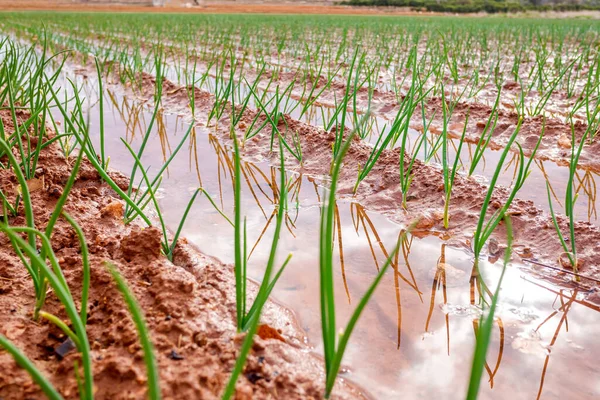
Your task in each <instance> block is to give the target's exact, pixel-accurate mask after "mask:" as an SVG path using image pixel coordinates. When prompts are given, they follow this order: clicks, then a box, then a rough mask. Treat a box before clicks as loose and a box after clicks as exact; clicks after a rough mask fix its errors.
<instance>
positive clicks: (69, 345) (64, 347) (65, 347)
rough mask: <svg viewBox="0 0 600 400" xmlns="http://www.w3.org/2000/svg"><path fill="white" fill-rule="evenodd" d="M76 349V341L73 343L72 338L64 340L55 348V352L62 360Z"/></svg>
mask: <svg viewBox="0 0 600 400" xmlns="http://www.w3.org/2000/svg"><path fill="white" fill-rule="evenodd" d="M74 349H75V343H73V341H72V340H71V339H67V340H65V341H64V342H62V343H61V344H60V345H59V346H58V347H57V348H56V349H54V352H55V353H56V355H57V356H58V358H59V359H61V360H62V359H63V358H64V357H65V356H66V355H67V354H69V353H70V352H71V351H72V350H74Z"/></svg>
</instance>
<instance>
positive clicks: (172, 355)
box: [168, 350, 185, 361]
mask: <svg viewBox="0 0 600 400" xmlns="http://www.w3.org/2000/svg"><path fill="white" fill-rule="evenodd" d="M168 357H169V358H170V359H171V360H175V361H180V360H184V359H185V357H183V356H182V355H181V354H179V353H178V352H176V351H175V350H171V352H170V353H169V355H168Z"/></svg>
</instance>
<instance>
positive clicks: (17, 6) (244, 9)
mask: <svg viewBox="0 0 600 400" xmlns="http://www.w3.org/2000/svg"><path fill="white" fill-rule="evenodd" d="M190 3H191V0H190ZM0 10H11V11H17V10H24V11H25V10H27V11H29V10H31V11H34V10H38V11H95V12H155V13H183V12H184V13H190V12H192V13H206V14H323V15H325V14H329V15H331V14H336V15H439V14H438V13H419V12H415V11H411V10H409V9H406V8H396V7H380V8H376V7H349V6H330V5H323V4H293V3H292V2H290V3H275V4H261V3H257V4H255V3H251V2H248V3H245V2H205V3H204V4H203V5H202V6H195V7H190V8H187V7H183V5H177V6H170V5H167V6H165V7H152V6H141V5H123V4H93V3H73V2H69V1H61V0H49V1H41V0H23V1H18V2H15V1H14V0H0Z"/></svg>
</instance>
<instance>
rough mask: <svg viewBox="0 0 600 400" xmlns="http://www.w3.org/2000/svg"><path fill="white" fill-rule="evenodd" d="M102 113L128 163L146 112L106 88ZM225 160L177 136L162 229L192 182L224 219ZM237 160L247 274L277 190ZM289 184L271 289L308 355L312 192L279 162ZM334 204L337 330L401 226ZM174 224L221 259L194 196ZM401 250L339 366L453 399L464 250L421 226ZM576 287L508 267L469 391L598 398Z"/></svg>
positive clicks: (177, 124) (315, 302) (379, 393)
mask: <svg viewBox="0 0 600 400" xmlns="http://www.w3.org/2000/svg"><path fill="white" fill-rule="evenodd" d="M105 115H106V117H107V118H106V119H105V129H106V132H107V133H108V135H107V137H106V140H107V142H106V146H107V150H108V153H109V155H110V156H111V166H112V167H113V168H116V169H118V170H121V171H123V172H124V173H128V172H129V171H130V169H131V167H132V158H131V157H130V156H129V154H128V153H127V151H126V149H125V147H124V146H123V144H122V143H120V140H119V138H120V137H127V138H128V141H130V142H131V143H132V144H133V147H134V148H136V146H138V145H139V141H140V136H141V135H140V132H143V131H144V130H145V128H144V126H145V123H147V121H149V119H150V112H149V111H148V110H147V109H145V108H144V107H141V106H139V104H138V103H136V101H134V100H131V99H128V98H126V97H122V96H120V95H118V94H114V93H112V100H111V98H110V97H109V96H107V97H106V99H105ZM90 118H91V119H90V121H91V128H92V132H91V134H92V137H93V138H94V140H98V119H97V106H94V108H92V109H91V112H90ZM160 121H161V122H160V123H158V124H157V125H156V126H155V128H154V132H153V135H152V137H151V139H150V141H149V142H148V146H147V150H146V153H145V156H144V158H143V161H144V164H145V166H147V167H148V166H150V172H151V173H152V172H156V171H157V170H158V168H159V166H160V164H161V163H162V160H163V158H164V157H165V155H167V156H168V154H169V152H170V150H169V148H170V149H173V148H174V147H175V146H176V145H177V144H178V143H179V141H180V138H181V137H182V135H183V134H184V132H185V131H186V130H187V128H188V125H187V124H186V123H185V122H184V121H183V119H182V118H179V117H177V116H174V115H161V117H160ZM230 157H231V155H230V149H229V148H227V147H224V146H223V145H222V144H221V143H220V142H219V141H218V140H217V139H216V138H215V137H213V136H212V135H210V133H209V131H208V130H207V129H206V128H203V127H197V128H196V130H195V135H194V139H193V140H192V141H191V143H190V145H189V146H188V144H186V145H184V147H183V148H182V150H181V152H180V153H179V154H178V155H177V157H176V158H175V160H174V161H173V163H172V164H171V166H170V168H169V173H168V174H165V179H164V180H163V184H162V188H163V190H162V193H161V196H160V197H161V199H160V200H159V201H160V204H161V207H162V208H163V210H164V215H165V218H166V221H167V223H168V224H169V226H170V227H171V228H174V227H176V225H177V224H178V222H179V218H180V217H181V215H182V213H183V209H184V207H185V205H186V204H187V202H188V200H189V198H190V197H191V195H192V192H193V190H195V188H197V187H198V186H199V185H200V181H201V184H202V186H203V187H204V188H205V189H206V190H207V191H208V192H209V193H210V194H211V195H212V196H213V198H214V199H215V202H216V204H217V205H218V206H219V207H220V208H221V209H222V210H223V211H224V212H225V213H226V214H228V215H232V210H233V190H232V182H231V164H232V163H231V159H230ZM243 170H244V180H243V182H242V183H243V193H244V197H243V208H244V210H245V213H246V215H247V218H248V220H247V224H248V237H249V241H250V242H251V243H253V244H252V245H251V247H249V250H253V251H252V254H251V256H250V261H249V268H250V272H251V276H252V277H253V278H255V279H259V278H260V277H261V274H262V268H263V267H264V265H265V264H266V260H267V257H268V251H269V247H270V241H271V238H272V236H271V235H272V232H273V228H274V226H273V225H274V224H271V223H269V217H270V216H271V214H272V212H273V210H274V205H273V204H274V203H273V200H274V199H275V198H276V196H277V193H276V192H275V193H274V191H275V190H276V189H274V188H276V185H275V183H276V182H277V180H278V169H277V168H273V167H270V166H268V165H267V163H266V162H260V163H251V162H244V163H243ZM288 181H289V182H294V183H293V184H292V190H291V193H290V199H289V204H288V219H287V221H286V226H285V227H284V229H283V234H282V238H281V241H280V248H279V258H280V260H283V258H284V257H285V256H286V255H287V254H288V253H290V252H291V253H293V258H292V262H291V263H290V265H289V266H288V268H287V270H286V271H285V273H284V274H283V276H282V278H281V280H280V282H279V283H278V285H277V286H276V288H275V291H274V296H275V298H276V299H278V300H280V301H281V302H283V303H284V304H286V305H287V306H288V307H290V308H291V309H292V310H293V311H294V312H295V313H296V314H297V316H298V318H299V321H300V323H301V325H302V326H303V327H304V329H305V330H306V332H307V334H308V339H309V341H310V342H311V343H312V344H313V345H315V347H316V352H317V353H320V352H321V351H322V349H321V345H320V335H321V329H320V314H319V309H320V308H319V292H318V291H319V287H318V281H319V277H318V230H319V217H320V209H319V205H320V200H321V198H320V196H322V191H323V188H322V187H320V186H319V185H318V184H317V183H315V182H314V181H313V180H312V179H311V178H308V177H304V176H300V175H297V174H293V173H291V172H290V173H288ZM337 211H338V215H339V218H338V225H337V227H336V243H335V248H336V251H337V268H336V300H337V308H338V313H339V317H338V323H339V326H340V327H342V326H343V325H344V323H345V321H346V320H347V318H348V317H349V315H350V313H351V312H352V310H353V309H354V307H355V305H356V302H357V300H358V299H359V298H360V297H361V296H362V294H363V293H364V291H365V289H366V288H367V287H368V285H369V284H370V283H371V281H372V279H373V278H374V276H375V274H376V273H377V268H378V266H381V265H382V264H383V262H384V261H385V257H386V253H385V251H387V250H388V249H391V248H392V247H393V245H394V244H395V242H396V240H397V239H398V235H399V233H400V231H401V229H402V227H401V226H399V225H397V224H395V223H392V222H390V221H389V220H388V219H387V218H385V217H383V216H381V215H379V214H377V213H372V212H367V211H365V210H364V209H362V207H361V206H360V205H358V204H355V203H351V202H349V201H339V202H338V208H337ZM263 231H264V236H262V239H261V240H259V239H260V238H261V235H262V233H263ZM183 234H184V236H186V237H187V238H188V240H189V241H191V242H193V243H194V244H195V245H197V246H198V247H199V248H200V250H202V251H203V252H205V253H207V254H209V255H212V256H215V257H218V258H220V259H222V260H223V261H225V262H232V261H233V246H232V244H233V228H232V227H231V226H230V225H229V224H227V222H226V221H225V220H224V219H223V218H222V217H221V216H220V215H219V214H218V212H217V211H216V210H215V209H214V207H213V206H212V205H211V204H210V202H209V201H208V200H207V199H206V198H205V197H204V196H199V198H198V199H197V201H196V203H195V204H194V206H193V209H192V212H191V214H190V218H189V219H188V222H187V223H186V224H185V227H184V232H183ZM254 243H257V244H256V245H255V248H254ZM402 249H403V251H402V254H399V257H398V264H397V267H396V269H395V271H393V270H392V269H390V271H389V273H388V274H387V275H386V277H385V278H384V280H383V281H382V284H381V285H380V286H379V288H378V290H377V292H376V294H375V296H374V298H373V299H372V301H371V302H370V304H369V306H368V307H367V309H366V311H365V313H364V314H363V316H362V318H361V320H360V321H359V324H358V326H357V328H356V330H355V333H354V335H353V336H352V338H351V345H350V346H349V348H348V351H347V353H346V357H345V359H344V365H345V366H346V367H347V368H348V370H347V371H346V372H345V373H344V374H343V375H342V376H345V377H348V378H350V379H352V381H353V382H356V383H357V384H359V385H361V386H362V387H364V388H365V389H366V390H367V391H368V392H369V393H371V394H372V395H373V396H374V397H375V398H382V399H383V398H396V397H398V396H402V397H405V398H430V397H434V396H437V397H439V398H444V399H448V398H456V399H460V398H463V397H464V394H465V393H466V387H467V381H468V374H469V372H470V368H471V365H470V363H471V356H472V352H473V348H474V327H475V324H476V323H477V319H478V317H479V314H480V302H479V295H480V293H479V292H478V291H477V285H476V281H475V280H474V279H472V268H473V259H472V257H471V255H470V254H469V252H468V251H467V250H464V249H456V248H451V247H448V246H446V245H445V244H444V243H443V242H442V241H441V240H440V239H438V238H435V237H431V236H428V237H423V238H420V237H416V236H412V237H410V238H409V239H408V241H407V242H405V243H404V244H403V247H402ZM480 269H481V273H482V279H483V280H484V281H485V283H486V284H487V285H488V286H489V287H491V288H494V287H495V285H496V280H497V279H498V276H499V273H500V271H501V264H500V263H499V262H496V263H491V262H487V261H482V262H481V264H480ZM587 295H588V294H587V293H577V292H576V291H573V290H567V289H560V288H557V287H554V286H552V285H551V284H549V283H548V282H544V281H539V280H537V279H535V278H534V277H532V275H531V274H529V273H526V272H523V271H521V270H520V268H519V267H518V266H517V265H512V266H511V267H509V270H508V272H507V274H506V276H505V281H504V284H503V289H502V291H501V293H500V305H499V310H498V313H497V317H498V318H497V320H496V325H495V328H494V333H493V340H492V343H491V345H490V349H489V352H488V358H487V362H488V369H487V372H486V373H485V375H484V379H483V382H482V389H481V398H483V399H487V398H490V399H491V398H493V399H499V398H510V399H531V398H536V396H537V395H538V393H541V398H544V399H553V398H562V399H564V398H594V397H598V396H600V385H598V382H600V374H599V373H598V372H597V371H596V370H595V369H594V367H595V362H596V361H595V360H597V359H598V358H600V347H599V346H598V345H597V342H596V340H595V336H596V335H597V334H598V333H599V332H598V331H600V328H599V327H600V313H599V312H598V310H599V307H598V306H595V305H593V304H591V303H589V302H588V301H587V300H585V298H586V296H587Z"/></svg>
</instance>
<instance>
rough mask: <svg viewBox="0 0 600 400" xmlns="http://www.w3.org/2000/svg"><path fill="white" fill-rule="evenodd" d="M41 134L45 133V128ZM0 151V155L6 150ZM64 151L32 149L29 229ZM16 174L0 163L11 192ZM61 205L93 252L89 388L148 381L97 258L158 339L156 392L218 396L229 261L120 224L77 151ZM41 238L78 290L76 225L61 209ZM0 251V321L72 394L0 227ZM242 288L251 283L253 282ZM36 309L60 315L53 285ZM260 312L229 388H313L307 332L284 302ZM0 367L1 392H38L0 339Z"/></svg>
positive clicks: (61, 172)
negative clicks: (124, 286)
mask: <svg viewBox="0 0 600 400" xmlns="http://www.w3.org/2000/svg"><path fill="white" fill-rule="evenodd" d="M0 116H1V117H2V120H3V123H4V126H5V129H9V132H10V130H11V129H12V130H14V127H13V125H12V122H11V118H10V116H9V115H8V114H7V113H6V112H4V111H3V112H2V113H1V114H0ZM18 118H19V120H21V121H22V120H24V119H26V118H27V116H26V115H25V114H24V113H21V114H19V116H18ZM48 134H49V137H51V136H52V132H48ZM46 140H47V139H46ZM1 161H2V162H3V163H5V165H6V163H7V160H6V157H4V159H2V160H1ZM72 163H73V160H72V159H71V160H67V159H65V158H64V156H63V154H62V152H61V151H60V150H59V149H58V148H57V147H56V146H55V145H54V144H52V145H50V146H48V147H46V148H45V149H44V150H43V151H42V153H41V156H40V160H39V166H38V169H37V170H36V171H37V174H36V175H37V176H36V178H38V179H42V182H43V184H42V185H41V186H38V187H37V188H36V189H35V190H33V191H32V203H33V209H34V214H35V221H36V225H37V228H38V229H41V230H43V229H45V226H46V224H47V221H48V219H49V217H50V214H51V212H52V210H53V209H54V206H55V204H56V200H57V197H59V196H60V194H61V193H62V188H63V187H64V184H65V182H66V180H67V179H68V177H69V174H70V168H71V167H70V166H71V165H72ZM112 177H113V179H114V180H115V182H117V184H118V185H119V186H123V187H126V186H127V182H128V180H127V179H126V178H125V177H123V176H122V175H120V174H118V173H112ZM16 186H17V181H16V179H15V176H14V174H13V173H12V171H10V170H7V169H2V170H0V187H2V190H3V191H4V193H11V196H12V197H14V196H15V194H14V193H15V188H16ZM11 200H14V199H11ZM65 210H66V211H67V212H68V213H69V214H70V215H71V216H73V217H74V218H75V219H76V220H77V222H78V223H79V224H80V225H81V227H82V229H83V231H84V233H85V237H86V239H87V243H88V246H89V250H90V253H91V254H90V262H91V270H92V271H91V292H90V301H89V319H88V324H87V333H88V337H89V340H90V344H91V348H92V357H93V368H94V384H95V389H96V398H98V399H142V398H144V397H145V392H146V388H145V381H146V372H145V367H144V362H143V354H142V350H141V346H140V344H139V340H138V336H137V333H136V330H135V327H134V324H133V322H132V320H131V319H130V317H129V313H128V311H127V308H126V306H125V304H124V302H123V301H122V298H121V295H120V294H119V292H118V291H117V289H116V287H115V285H114V282H113V281H112V278H111V276H110V274H109V273H108V271H107V270H106V268H105V266H104V263H105V262H106V261H109V262H112V263H114V264H115V265H116V266H117V268H118V269H119V271H120V272H121V273H122V274H123V276H124V277H125V278H126V279H127V281H128V282H129V285H130V287H131V288H132V290H133V292H134V293H135V296H136V298H137V300H138V302H139V304H140V306H141V308H142V309H143V310H144V313H145V316H146V320H147V323H148V326H149V329H150V332H151V339H152V341H153V343H154V345H155V348H156V353H157V358H158V366H159V370H160V379H161V388H162V392H163V396H164V398H166V399H217V398H219V395H220V393H222V391H223V389H224V385H225V384H226V383H227V380H228V379H229V375H230V372H231V370H232V368H233V365H234V362H235V360H236V357H237V354H238V349H239V346H240V343H241V340H242V338H243V336H242V335H238V334H236V330H235V283H234V282H235V281H234V275H233V269H232V267H231V266H230V265H224V264H222V263H221V262H220V261H218V260H216V259H214V258H210V257H207V256H205V255H203V254H200V253H199V252H197V251H196V250H194V249H193V248H192V247H190V246H189V245H188V244H186V243H185V240H182V241H180V243H179V244H178V246H177V250H176V255H175V258H174V262H170V261H168V260H167V259H166V258H165V257H164V256H162V255H161V254H160V252H159V249H160V240H161V236H160V232H159V231H158V230H157V229H156V228H141V227H140V226H136V225H135V224H131V225H129V226H125V225H124V224H123V222H122V218H121V216H122V210H123V204H122V202H121V200H120V199H119V198H118V197H117V195H116V193H114V192H113V191H112V189H110V188H109V186H108V185H107V184H105V183H104V182H102V181H101V180H100V177H99V175H98V173H97V172H96V170H95V169H94V168H93V166H92V165H91V164H90V163H89V162H87V161H85V160H84V162H83V164H82V166H81V169H80V171H79V173H78V175H77V180H76V183H75V186H74V187H73V190H72V192H71V194H70V195H69V200H68V202H67V205H66V207H65ZM9 220H10V225H11V226H19V225H25V219H24V216H23V210H22V209H21V210H19V215H18V216H17V217H11V218H9ZM51 241H52V246H53V249H54V252H55V253H56V256H57V258H58V260H59V263H60V266H61V268H62V269H63V271H64V275H65V277H66V280H67V282H68V284H69V287H70V289H71V292H72V293H73V294H74V297H75V298H76V299H77V298H78V297H79V296H78V295H79V293H80V292H81V281H82V260H81V254H80V248H79V242H78V239H77V236H76V235H75V232H74V231H73V229H72V228H71V227H70V225H68V224H67V222H66V221H64V220H59V221H58V223H57V225H56V227H55V230H54V233H53V236H52V240H51ZM0 260H1V261H0V333H2V334H3V335H5V336H6V337H8V338H9V339H10V340H11V341H12V342H13V343H14V344H15V345H16V346H18V347H19V348H20V349H22V350H23V351H24V353H25V354H26V355H27V356H28V357H29V358H30V359H31V360H32V361H33V362H34V363H35V364H36V365H37V367H38V368H39V369H40V370H41V371H42V372H43V373H44V374H45V375H46V376H48V377H49V379H50V380H51V381H52V383H53V384H54V385H55V386H56V387H57V389H58V390H59V391H60V392H61V393H62V394H63V395H64V396H65V398H68V399H74V398H77V396H78V394H77V384H76V380H75V375H74V373H73V365H74V362H75V361H76V360H78V359H79V356H78V354H77V353H76V352H75V351H72V352H70V353H68V354H67V355H66V356H65V357H64V358H62V357H60V356H59V355H58V354H57V348H58V347H59V346H60V345H61V343H63V342H64V341H65V339H66V338H65V335H64V334H63V333H62V331H60V330H59V329H58V328H56V327H55V326H54V325H52V324H50V323H48V322H46V321H43V320H40V321H39V322H34V321H33V319H32V310H33V306H34V303H35V298H34V290H33V285H32V280H31V278H30V277H29V275H28V274H27V272H26V270H25V268H24V267H23V264H22V263H21V262H20V260H19V258H18V257H17V256H16V254H15V252H14V250H13V248H12V246H11V244H10V242H9V240H8V239H7V237H6V236H5V235H0ZM251 292H252V295H253V294H254V292H255V287H254V286H253V285H252V288H251ZM44 309H45V310H46V311H47V312H50V313H52V314H55V315H57V316H59V317H60V318H63V319H64V320H65V321H66V314H65V312H64V309H63V307H62V306H61V304H60V303H59V301H58V299H57V298H56V297H55V296H54V295H53V294H49V296H48V298H47V302H46V305H45V307H44ZM263 323H264V324H265V325H264V326H263V327H262V328H261V330H260V333H259V334H260V336H261V337H256V339H255V344H254V346H253V348H252V351H251V353H250V355H249V358H248V361H247V364H246V368H245V370H244V372H243V374H242V375H241V377H240V379H239V381H238V386H237V395H236V399H251V398H253V399H266V398H279V399H319V398H322V393H323V390H324V387H323V384H322V382H323V381H324V378H323V376H324V373H323V369H322V367H321V365H322V362H321V360H319V359H318V358H317V357H314V356H312V355H309V352H310V348H309V347H308V346H307V345H306V343H305V342H306V340H305V335H304V334H303V332H302V331H301V330H300V329H299V328H298V326H297V324H296V323H295V321H294V318H293V315H292V314H291V312H289V311H288V310H287V309H285V308H283V307H281V306H279V305H278V304H275V303H273V302H270V303H268V305H267V306H266V309H265V313H264V315H263ZM0 371H2V373H1V374H0V398H1V399H4V400H12V399H15V400H17V399H42V398H44V396H43V394H42V393H41V391H40V389H39V388H38V386H37V385H36V384H34V383H33V381H32V380H31V379H30V377H29V375H28V374H27V373H26V372H25V371H24V370H22V369H21V368H19V367H17V365H16V364H15V362H14V361H13V359H12V357H11V356H9V355H8V354H7V353H6V352H4V351H0ZM334 392H335V397H336V398H341V399H359V398H364V396H363V395H362V394H361V392H360V391H359V390H358V389H356V388H354V387H351V386H349V385H347V384H346V383H344V382H343V381H339V382H338V384H337V387H336V389H335V390H334Z"/></svg>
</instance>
